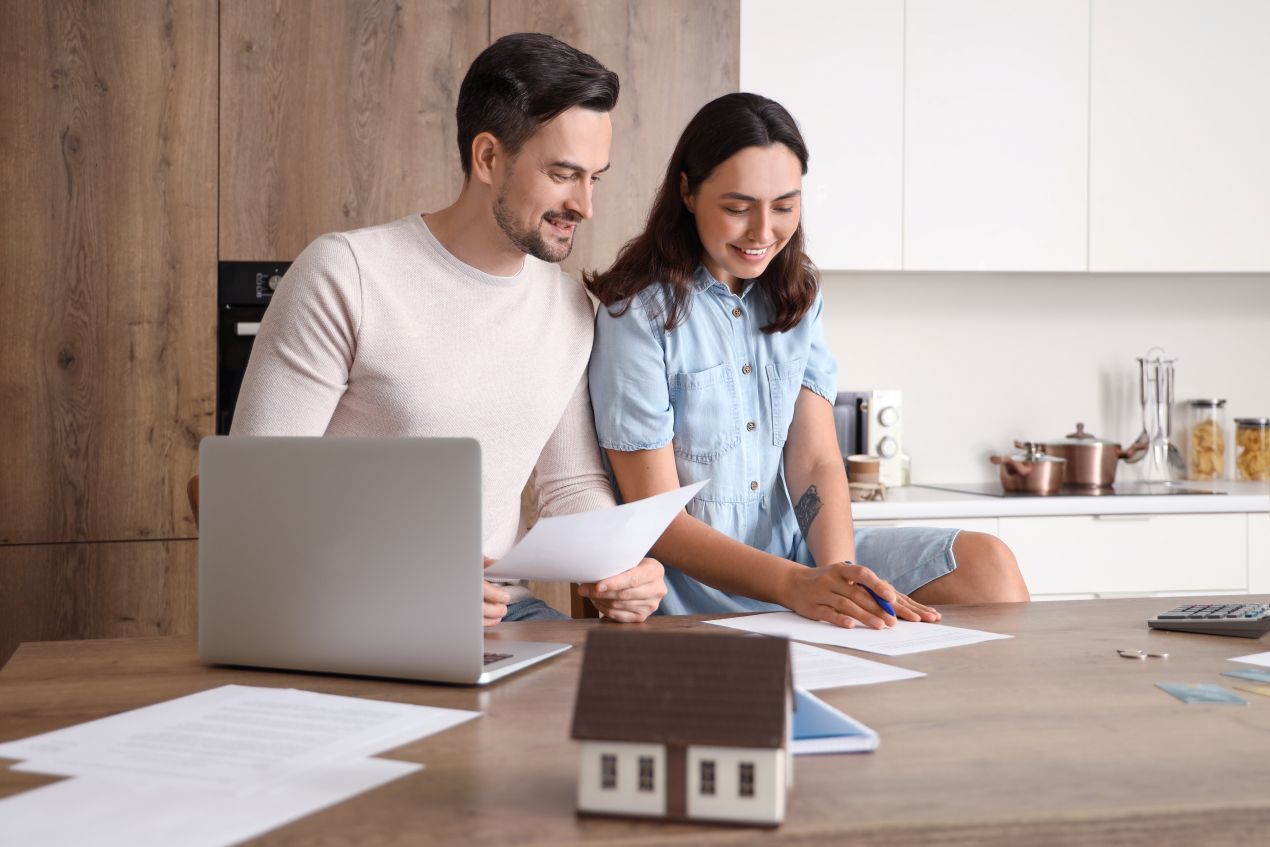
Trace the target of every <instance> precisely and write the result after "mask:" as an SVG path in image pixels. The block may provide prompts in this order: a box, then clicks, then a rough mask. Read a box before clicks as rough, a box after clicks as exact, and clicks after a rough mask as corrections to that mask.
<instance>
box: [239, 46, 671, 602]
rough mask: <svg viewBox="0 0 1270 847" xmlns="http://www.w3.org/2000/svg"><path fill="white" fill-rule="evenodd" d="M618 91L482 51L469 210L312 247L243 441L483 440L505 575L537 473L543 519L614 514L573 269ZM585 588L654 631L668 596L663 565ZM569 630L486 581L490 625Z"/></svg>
mask: <svg viewBox="0 0 1270 847" xmlns="http://www.w3.org/2000/svg"><path fill="white" fill-rule="evenodd" d="M617 95H618V79H617V75H616V74H614V73H613V72H612V71H609V70H607V69H606V68H604V66H602V65H601V64H600V63H599V62H597V61H596V60H595V59H594V58H592V57H591V56H588V55H587V54H585V53H582V52H580V51H578V50H575V49H574V48H572V47H570V46H568V45H567V44H564V43H562V42H560V41H557V40H556V39H554V38H551V37H549V36H546V35H538V34H528V33H521V34H517V35H509V36H506V37H504V38H501V39H499V40H498V41H497V42H495V43H494V44H492V45H490V47H489V48H487V49H486V50H485V51H483V52H482V53H481V54H480V55H479V56H478V57H477V58H476V61H475V62H473V63H472V66H471V68H469V70H468V73H467V75H466V76H465V77H464V79H463V84H462V86H461V87H460V89H459V101H458V109H457V116H458V140H459V156H460V160H461V162H462V166H463V173H464V184H463V188H462V190H461V191H460V193H459V196H458V199H457V200H455V201H454V203H453V204H451V205H450V206H448V207H447V208H445V209H442V210H441V211H439V212H434V213H431V214H426V215H410V216H409V217H406V218H403V219H401V220H398V221H395V222H393V223H389V224H384V225H381V226H374V227H370V228H367V229H361V230H356V231H353V232H346V233H335V234H330V235H324V236H322V237H321V238H319V239H317V240H316V241H314V242H313V243H312V244H310V245H309V246H308V247H307V248H305V250H304V252H303V253H301V254H300V256H299V257H298V258H297V259H296V261H295V263H294V264H293V265H292V266H291V269H290V271H289V272H288V273H287V275H286V278H285V279H284V280H283V282H282V284H281V285H280V286H279V287H278V290H277V292H276V293H275V295H274V298H273V302H272V303H271V304H270V307H269V311H268V312H267V313H266V314H265V318H264V320H263V322H262V323H261V326H260V332H259V335H258V336H257V337H256V342H255V345H254V348H253V350H252V356H251V362H250V364H249V365H248V367H247V373H246V375H245V377H244V379H243V385H242V391H241V393H240V394H239V397H238V404H237V407H236V409H235V412H234V422H233V428H232V434H233V435H345V436H347V435H360V436H371V435H379V436H431V437H441V436H471V437H474V438H476V439H477V440H478V441H479V442H480V444H481V461H482V474H481V485H482V498H483V515H482V516H483V521H482V525H483V533H484V539H483V542H484V545H485V553H486V564H487V565H488V564H489V563H490V562H491V561H492V560H493V559H497V558H498V557H499V556H501V555H503V554H504V553H505V552H506V551H507V550H508V549H509V548H510V547H511V546H512V544H513V543H514V542H515V540H516V537H517V534H518V531H519V527H520V520H519V519H520V494H521V491H522V490H523V489H524V487H525V485H526V483H527V481H528V480H529V478H530V476H531V474H533V477H534V479H535V485H536V494H537V500H538V503H539V506H540V510H541V513H542V514H543V515H556V514H568V513H573V512H581V511H587V510H591V509H598V508H602V507H605V506H611V505H613V502H614V500H613V495H612V491H611V489H610V488H609V483H608V478H607V476H606V474H605V472H604V469H603V466H602V465H601V462H600V456H599V448H598V447H597V445H596V440H595V431H594V427H593V423H592V418H591V403H590V398H589V396H588V393H587V383H586V367H587V360H588V358H589V357H590V353H591V340H592V332H593V312H592V308H591V303H590V300H589V299H588V298H587V296H586V293H585V291H584V289H583V287H582V285H581V284H580V283H579V282H578V281H576V280H574V279H572V278H570V277H569V276H568V275H566V274H565V273H563V272H562V271H561V270H560V269H559V267H557V265H556V264H555V263H557V262H560V261H562V260H563V259H564V258H566V257H567V256H568V255H569V252H570V250H571V249H572V247H573V238H574V233H575V231H576V229H577V227H578V225H579V224H580V223H581V222H582V221H584V220H586V219H588V218H590V217H591V195H592V191H593V189H594V186H595V183H596V182H597V181H598V179H599V176H600V174H601V173H603V172H604V171H605V170H607V169H608V166H609V161H608V157H609V147H610V142H611V140H612V124H611V122H610V119H609V114H608V113H609V112H610V111H611V110H612V109H613V107H614V106H615V105H616V103H617ZM535 471H536V473H534V472H535ZM425 472H426V469H424V468H421V469H420V473H425ZM584 591H585V593H586V594H587V596H589V597H590V598H591V599H592V601H593V602H594V603H595V605H596V606H597V608H599V610H600V612H601V613H603V614H604V615H606V616H607V617H611V618H613V619H614V620H618V621H633V622H637V621H642V620H644V619H645V618H646V617H647V616H648V615H649V614H651V613H652V612H653V611H654V610H655V609H656V608H657V605H658V603H659V602H660V600H661V598H662V596H664V594H665V593H666V586H665V582H664V580H663V575H662V567H661V565H660V564H659V563H657V562H656V561H654V560H651V559H645V560H644V561H643V562H641V563H640V564H639V565H637V566H636V567H634V568H632V569H630V570H628V571H626V572H625V573H622V574H619V575H618V576H615V577H613V578H611V579H607V580H604V581H603V582H601V583H600V584H598V585H587V586H584ZM561 617H563V616H562V615H560V614H559V613H558V612H556V611H555V610H553V609H551V608H550V607H549V606H547V605H546V604H545V603H543V602H542V601H541V600H539V599H537V598H535V597H533V596H532V594H531V593H530V592H529V590H528V589H527V588H526V587H525V586H523V585H509V586H499V585H494V584H491V583H490V582H488V581H486V583H485V605H484V618H485V624H486V625H487V626H488V625H492V624H496V623H498V622H499V621H500V620H529V619H543V618H561Z"/></svg>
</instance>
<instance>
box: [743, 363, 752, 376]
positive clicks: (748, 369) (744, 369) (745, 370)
mask: <svg viewBox="0 0 1270 847" xmlns="http://www.w3.org/2000/svg"><path fill="white" fill-rule="evenodd" d="M752 370H754V368H753V367H752V366H750V365H741V373H743V374H748V373H749V372H750V371H752Z"/></svg>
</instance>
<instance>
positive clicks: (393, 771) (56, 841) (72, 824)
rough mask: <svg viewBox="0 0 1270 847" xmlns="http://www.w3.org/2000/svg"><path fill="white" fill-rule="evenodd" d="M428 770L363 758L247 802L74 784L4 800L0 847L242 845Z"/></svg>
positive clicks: (102, 783) (113, 784) (149, 787)
mask: <svg viewBox="0 0 1270 847" xmlns="http://www.w3.org/2000/svg"><path fill="white" fill-rule="evenodd" d="M422 767H423V766H422V765H419V764H415V763H413V762H398V761H392V760H389V759H358V760H355V761H352V762H344V763H340V764H338V765H324V766H322V767H318V768H313V769H310V770H307V771H304V772H303V773H301V774H299V775H296V776H295V777H293V778H291V779H287V780H285V781H283V782H280V783H277V784H274V785H269V786H267V787H262V788H257V789H256V790H254V791H252V792H251V793H249V794H245V795H235V794H224V793H221V792H218V791H216V790H207V789H202V788H195V787H191V786H186V785H180V786H174V785H155V784H144V785H142V786H141V787H130V786H128V785H126V784H124V783H122V782H118V781H115V780H101V779H96V778H94V777H76V778H74V779H68V780H65V781H63V782H56V783H53V784H52V785H46V786H44V787H43V788H36V789H32V790H31V791H26V792H24V793H22V794H15V795H14V796H12V797H8V798H6V799H4V800H0V844H13V845H18V844H39V845H43V847H61V846H62V845H65V846H66V847H81V845H88V844H91V845H96V847H115V845H118V847H125V845H126V847H150V845H153V847H169V845H173V844H180V845H182V847H218V845H225V844H237V843H239V842H241V841H245V840H247V839H249V838H254V837H255V836H257V835H262V834H264V833H266V832H269V831H270V830H272V829H276V828H278V827H280V826H283V825H284V824H287V823H290V822H291V821H293V820H297V819H299V818H302V817H304V816H305V815H309V814H312V813H313V812H316V811H318V810H319V809H323V808H326V807H327V806H331V805H334V804H335V803H339V802H341V801H344V800H347V799H349V798H351V797H353V796H355V795H357V794H361V793H363V792H365V791H369V790H371V789H372V788H377V787H379V786H380V785H383V784H385V783H387V782H390V781H392V780H394V779H398V778H400V777H403V776H406V775H408V774H411V773H414V772H415V771H418V770H420V769H421V768H422Z"/></svg>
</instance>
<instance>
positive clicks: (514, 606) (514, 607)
mask: <svg viewBox="0 0 1270 847" xmlns="http://www.w3.org/2000/svg"><path fill="white" fill-rule="evenodd" d="M503 620H504V621H506V622H508V623H512V622H515V621H567V620H569V618H568V617H567V616H565V615H562V614H560V613H559V612H557V611H556V610H555V609H553V608H551V607H550V606H548V605H547V604H546V603H545V602H544V601H542V600H539V599H538V598H537V597H530V598H529V599H528V600H519V601H517V602H515V603H510V604H508V606H507V614H505V615H503Z"/></svg>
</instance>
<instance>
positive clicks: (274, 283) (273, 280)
mask: <svg viewBox="0 0 1270 847" xmlns="http://www.w3.org/2000/svg"><path fill="white" fill-rule="evenodd" d="M280 282H282V277H281V276H279V275H278V274H274V275H273V276H271V277H269V290H270V291H277V290H278V283H280Z"/></svg>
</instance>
